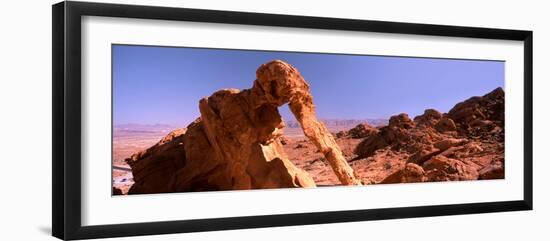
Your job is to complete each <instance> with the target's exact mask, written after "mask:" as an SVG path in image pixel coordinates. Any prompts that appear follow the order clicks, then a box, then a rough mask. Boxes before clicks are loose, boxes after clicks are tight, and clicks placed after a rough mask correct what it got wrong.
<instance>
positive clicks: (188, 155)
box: [127, 61, 361, 194]
mask: <svg viewBox="0 0 550 241" xmlns="http://www.w3.org/2000/svg"><path fill="white" fill-rule="evenodd" d="M256 75H257V79H256V80H255V81H254V85H253V87H252V88H251V89H246V90H237V89H224V90H220V91H217V92H215V93H214V94H212V95H211V96H209V97H207V98H204V99H202V100H200V103H199V109H200V112H201V118H200V119H198V120H197V121H195V122H194V123H192V124H191V125H189V126H188V127H187V129H186V131H176V132H174V133H171V134H169V135H168V136H167V137H165V138H164V139H163V140H161V141H160V142H159V143H157V144H156V145H155V146H153V147H151V148H149V149H147V150H145V151H143V152H140V153H137V154H135V155H133V156H132V157H131V158H129V159H127V162H128V163H129V164H130V166H131V167H132V172H133V174H134V181H135V184H134V185H133V186H132V188H131V189H130V191H129V193H130V194H133V193H159V192H177V191H201V190H238V189H256V188H281V187H315V182H314V181H313V179H312V178H311V177H310V176H309V174H308V173H307V172H306V171H304V170H302V169H300V168H297V167H296V166H295V165H294V164H293V163H292V162H291V161H290V160H289V159H288V158H287V156H286V154H285V152H284V149H283V145H282V143H281V140H282V129H283V128H284V127H285V125H284V122H283V120H282V118H281V116H280V114H279V112H278V109H277V108H278V107H279V106H281V105H283V104H285V103H289V106H290V109H291V111H292V113H293V114H294V115H295V116H296V119H297V120H298V122H299V123H300V125H301V127H302V129H303V130H304V134H305V135H306V136H307V137H308V138H309V139H310V141H311V142H313V143H314V144H315V146H316V147H317V148H318V150H319V151H320V152H321V153H322V154H323V155H324V156H325V158H326V159H327V160H328V161H329V163H330V165H331V167H332V169H333V170H334V172H335V174H336V175H337V177H338V178H339V180H340V181H341V183H342V184H345V185H360V184H361V183H360V181H359V180H358V179H356V178H355V176H354V174H353V169H351V167H350V166H349V165H348V163H347V161H346V160H345V159H344V157H343V155H342V152H341V150H340V148H339V147H338V145H337V144H336V142H335V140H334V138H333V137H332V135H331V134H330V133H329V131H328V130H327V128H326V127H325V126H324V125H323V124H322V123H321V122H320V121H318V120H317V118H316V113H315V106H314V104H313V98H312V96H311V93H310V91H309V85H308V84H307V83H306V81H305V80H304V79H303V78H302V76H301V75H300V73H299V72H298V70H296V69H295V68H294V67H292V66H291V65H289V64H288V63H285V62H283V61H272V62H269V63H267V64H264V65H262V66H261V67H260V68H259V69H258V70H257V73H256Z"/></svg>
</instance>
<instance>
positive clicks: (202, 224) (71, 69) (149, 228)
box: [52, 1, 533, 240]
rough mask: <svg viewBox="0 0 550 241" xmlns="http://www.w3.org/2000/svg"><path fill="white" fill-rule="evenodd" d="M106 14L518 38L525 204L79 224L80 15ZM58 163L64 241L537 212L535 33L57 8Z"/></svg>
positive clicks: (112, 7)
mask: <svg viewBox="0 0 550 241" xmlns="http://www.w3.org/2000/svg"><path fill="white" fill-rule="evenodd" d="M83 16H104V17H121V18H136V19H159V20H176V21H194V22H207V23H229V24H245V25H260V26H282V27H297V28H312V29H329V30H350V31H366V32H379V33H397V34H414V35H429V36H451V37H468V38H480V39H500V40H517V41H523V43H524V180H523V181H524V187H523V188H524V193H523V199H522V200H510V201H502V202H485V203H465V204H456V205H434V206H421V207H404V208H384V209H368V210H345V211H334V212H316V213H300V214H283V215H264V216H247V217H236V218H212V219H199V220H181V221H163V222H145V223H141V222H139V220H136V223H131V224H114V225H99V226H82V224H81V211H82V210H81V209H82V207H81V171H80V170H81V138H82V132H81V108H82V107H81V88H82V86H81V57H82V52H81V17H83ZM52 24H53V33H52V37H53V40H52V51H53V54H52V62H53V67H52V68H53V70H52V79H53V81H52V82H53V86H52V89H53V100H52V101H53V121H52V123H53V125H52V131H53V139H52V143H53V150H52V153H53V156H52V160H53V164H52V175H53V182H52V185H53V186H52V189H53V193H52V233H53V236H55V237H57V238H60V239H66V240H69V239H86V238H106V237H119V236H134V235H150V234H168V233H184V232H199V231H212V230H228V229H243V228H260V227H276V226H290V225H308V224H322V223H337V222H351V221H366V220H380V219H397V218H412V217H427V216H442V215H457V214H472V213H488V212H502V211H518V210H532V208H533V178H532V176H533V175H532V173H533V160H532V158H533V154H532V147H533V143H532V133H533V130H532V128H533V127H532V122H533V97H532V94H533V32H532V31H523V30H507V29H491V28H476V27H460V26H443V25H430V24H416V23H398V22H384V21H366V20H353V19H335V18H324V17H306V16H290V15H277V14H261V13H246V12H229V11H215V10H197V9H184V8H171V7H151V6H137V5H120V4H105V3H90V2H70V1H69V2H60V3H57V4H55V5H53V6H52Z"/></svg>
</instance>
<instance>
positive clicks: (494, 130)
mask: <svg viewBox="0 0 550 241" xmlns="http://www.w3.org/2000/svg"><path fill="white" fill-rule="evenodd" d="M388 152H391V153H395V154H396V155H398V156H401V157H403V158H406V160H407V161H406V165H404V166H403V167H401V168H400V169H398V170H397V171H394V172H393V173H392V174H391V175H388V176H387V177H386V178H385V179H383V180H382V181H380V183H396V182H421V181H457V180H476V179H497V178H504V161H503V156H504V92H503V91H502V89H501V88H497V89H495V90H493V91H492V92H490V93H488V94H486V95H484V96H479V97H472V98H470V99H468V100H466V101H464V102H461V103H459V104H457V105H456V106H455V107H453V108H452V109H451V110H450V111H449V113H447V114H442V113H439V112H437V111H436V110H432V109H428V110H426V111H425V112H424V114H422V115H420V116H417V117H415V118H414V121H411V120H410V119H409V118H408V116H406V115H404V114H400V115H396V116H393V117H391V119H390V123H389V125H388V126H385V127H382V128H380V132H378V133H377V134H375V135H372V136H369V137H368V138H366V139H365V140H363V141H362V142H361V143H359V145H357V147H356V149H355V153H356V154H357V155H358V158H357V159H361V158H363V159H365V158H367V159H368V158H370V159H373V160H378V159H381V158H382V159H383V158H384V156H383V155H385V154H384V153H388ZM420 169H422V171H420ZM420 176H421V177H420Z"/></svg>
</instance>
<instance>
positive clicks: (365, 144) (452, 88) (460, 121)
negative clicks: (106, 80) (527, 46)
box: [111, 44, 505, 195]
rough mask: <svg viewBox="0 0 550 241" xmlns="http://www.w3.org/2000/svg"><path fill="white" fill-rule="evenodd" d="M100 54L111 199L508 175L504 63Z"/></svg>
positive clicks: (176, 51)
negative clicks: (107, 66)
mask: <svg viewBox="0 0 550 241" xmlns="http://www.w3.org/2000/svg"><path fill="white" fill-rule="evenodd" d="M111 54H112V56H111V57H112V63H111V70H112V194H113V195H134V194H156V193H177V192H202V191H231V190H250V189H271V188H320V187H333V186H348V185H350V186H358V185H362V186H366V185H377V184H397V183H399V185H403V184H404V183H417V185H422V184H418V183H422V182H446V181H483V180H489V179H504V178H505V175H504V170H505V160H504V142H505V140H504V133H505V125H504V120H505V113H504V109H505V108H504V99H505V93H504V90H503V89H504V84H505V83H504V79H505V61H501V60H484V59H452V58H428V57H415V56H381V55H359V54H344V53H309V52H288V51H266V50H248V49H215V48H196V47H180V46H146V45H127V44H112V46H111Z"/></svg>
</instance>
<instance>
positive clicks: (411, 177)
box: [380, 163, 426, 184]
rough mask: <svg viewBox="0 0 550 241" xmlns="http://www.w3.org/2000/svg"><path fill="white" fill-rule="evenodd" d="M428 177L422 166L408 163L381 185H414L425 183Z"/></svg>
mask: <svg viewBox="0 0 550 241" xmlns="http://www.w3.org/2000/svg"><path fill="white" fill-rule="evenodd" d="M425 181H426V176H425V172H424V169H422V167H421V166H419V165H417V164H414V163H407V165H405V168H403V169H401V170H399V171H397V172H394V173H392V174H391V175H389V176H388V177H386V178H385V179H384V180H382V181H381V182H380V183H383V184H389V183H413V182H425Z"/></svg>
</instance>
